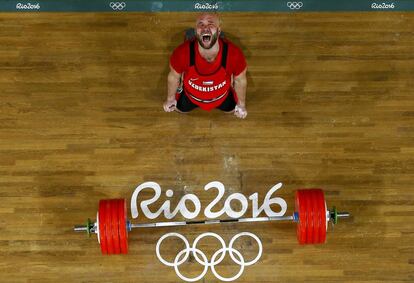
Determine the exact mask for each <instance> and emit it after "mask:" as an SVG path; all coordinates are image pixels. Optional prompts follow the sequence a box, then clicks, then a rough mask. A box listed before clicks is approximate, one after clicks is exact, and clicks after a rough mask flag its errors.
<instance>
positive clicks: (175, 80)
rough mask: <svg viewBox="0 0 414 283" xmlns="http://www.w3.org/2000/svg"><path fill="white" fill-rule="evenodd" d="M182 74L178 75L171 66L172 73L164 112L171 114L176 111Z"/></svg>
mask: <svg viewBox="0 0 414 283" xmlns="http://www.w3.org/2000/svg"><path fill="white" fill-rule="evenodd" d="M180 78H181V74H179V73H177V72H176V71H175V70H174V69H173V68H172V67H171V66H170V72H169V74H168V79H167V82H168V83H167V87H168V89H167V100H166V101H165V102H164V110H165V111H166V112H171V111H174V110H175V106H176V105H177V101H176V100H175V94H176V93H177V88H178V86H179V85H180Z"/></svg>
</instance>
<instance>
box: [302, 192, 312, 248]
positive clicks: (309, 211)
mask: <svg viewBox="0 0 414 283" xmlns="http://www.w3.org/2000/svg"><path fill="white" fill-rule="evenodd" d="M303 198H304V200H305V202H306V227H307V229H306V244H313V238H314V237H313V236H314V231H313V229H314V228H315V227H314V221H313V220H314V213H315V212H314V209H313V205H314V203H313V190H304V191H303Z"/></svg>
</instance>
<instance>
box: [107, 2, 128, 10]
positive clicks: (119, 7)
mask: <svg viewBox="0 0 414 283" xmlns="http://www.w3.org/2000/svg"><path fill="white" fill-rule="evenodd" d="M109 6H110V7H111V8H112V10H119V11H121V10H123V9H124V8H125V7H126V4H125V2H111V3H109Z"/></svg>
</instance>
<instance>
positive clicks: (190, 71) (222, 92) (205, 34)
mask: <svg viewBox="0 0 414 283" xmlns="http://www.w3.org/2000/svg"><path fill="white" fill-rule="evenodd" d="M220 33H221V29H220V21H219V18H218V16H217V15H216V14H209V13H203V14H201V15H200V16H198V18H197V20H196V27H195V39H192V40H186V41H185V42H184V43H182V44H181V45H180V46H178V47H177V48H176V49H175V50H174V52H173V54H172V55H171V57H170V73H169V74H168V94H167V100H166V101H165V102H164V110H165V111H166V112H171V111H177V112H180V113H185V112H189V111H191V110H193V109H195V108H197V107H199V108H201V109H204V110H207V111H210V110H212V109H214V108H217V109H220V110H222V111H224V112H229V113H234V115H236V116H237V117H238V118H242V119H244V118H246V116H247V110H246V87H247V79H246V71H247V64H246V59H245V57H244V55H243V52H242V51H241V50H240V48H238V47H237V46H236V45H235V44H233V43H232V42H230V41H229V40H228V39H224V38H221V37H220ZM181 84H182V85H181Z"/></svg>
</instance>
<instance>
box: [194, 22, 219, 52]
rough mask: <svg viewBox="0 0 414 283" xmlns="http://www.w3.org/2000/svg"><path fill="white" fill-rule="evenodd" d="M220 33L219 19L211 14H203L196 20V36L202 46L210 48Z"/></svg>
mask: <svg viewBox="0 0 414 283" xmlns="http://www.w3.org/2000/svg"><path fill="white" fill-rule="evenodd" d="M219 35H220V27H219V20H218V18H217V16H215V15H210V14H203V15H201V16H200V17H199V18H198V19H197V22H196V37H197V40H198V42H199V43H200V45H201V47H203V48H204V49H210V48H211V47H213V45H214V44H215V43H216V42H217V39H218V37H219Z"/></svg>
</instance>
